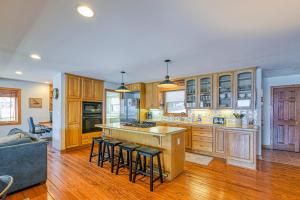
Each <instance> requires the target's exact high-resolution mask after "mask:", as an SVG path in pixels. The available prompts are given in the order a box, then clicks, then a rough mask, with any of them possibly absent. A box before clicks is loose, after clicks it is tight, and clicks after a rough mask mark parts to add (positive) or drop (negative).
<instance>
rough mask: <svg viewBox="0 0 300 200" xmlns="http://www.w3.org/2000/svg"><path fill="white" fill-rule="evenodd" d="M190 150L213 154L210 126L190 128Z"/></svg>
mask: <svg viewBox="0 0 300 200" xmlns="http://www.w3.org/2000/svg"><path fill="white" fill-rule="evenodd" d="M192 150H196V151H206V152H209V153H212V152H213V128H212V127H210V126H193V127H192Z"/></svg>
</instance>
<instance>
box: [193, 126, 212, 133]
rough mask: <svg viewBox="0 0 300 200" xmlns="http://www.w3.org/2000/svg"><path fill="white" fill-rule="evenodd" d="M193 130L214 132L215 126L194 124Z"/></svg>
mask: <svg viewBox="0 0 300 200" xmlns="http://www.w3.org/2000/svg"><path fill="white" fill-rule="evenodd" d="M192 129H193V131H203V132H212V131H213V127H212V126H193V127H192Z"/></svg>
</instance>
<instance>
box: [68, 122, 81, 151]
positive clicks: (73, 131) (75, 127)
mask: <svg viewBox="0 0 300 200" xmlns="http://www.w3.org/2000/svg"><path fill="white" fill-rule="evenodd" d="M79 137H80V127H79V124H69V125H68V128H67V130H66V148H70V147H76V146H79V145H80V140H79Z"/></svg>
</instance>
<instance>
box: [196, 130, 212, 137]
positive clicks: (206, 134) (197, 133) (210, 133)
mask: <svg viewBox="0 0 300 200" xmlns="http://www.w3.org/2000/svg"><path fill="white" fill-rule="evenodd" d="M194 136H201V137H211V138H212V137H213V132H212V131H211V132H207V131H193V137H194Z"/></svg>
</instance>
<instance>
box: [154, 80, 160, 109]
mask: <svg viewBox="0 0 300 200" xmlns="http://www.w3.org/2000/svg"><path fill="white" fill-rule="evenodd" d="M158 84H159V83H153V84H152V87H153V89H152V97H153V100H152V101H153V107H154V108H159V107H160V99H159V93H160V91H159V88H158V87H157V86H158Z"/></svg>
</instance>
